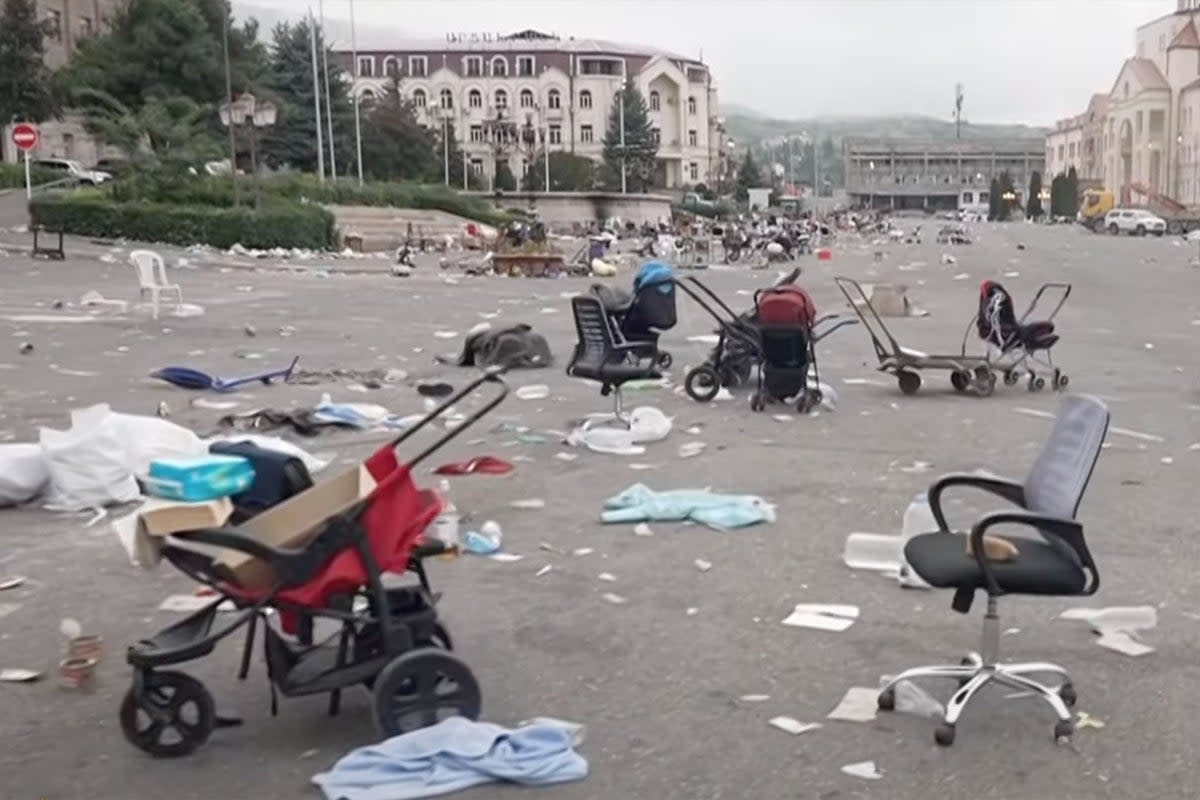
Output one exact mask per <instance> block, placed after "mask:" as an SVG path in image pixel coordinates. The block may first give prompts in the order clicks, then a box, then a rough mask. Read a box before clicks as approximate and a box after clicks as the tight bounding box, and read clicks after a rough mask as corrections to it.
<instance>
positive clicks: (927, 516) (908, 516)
mask: <svg viewBox="0 0 1200 800" xmlns="http://www.w3.org/2000/svg"><path fill="white" fill-rule="evenodd" d="M936 530H938V524H937V520H936V519H934V517H933V509H932V508H930V507H929V497H928V496H927V495H926V494H925V493H924V492H922V493H921V494H919V495H917V496H916V497H914V498H913V501H912V502H911V503H909V504H908V508H906V509H905V510H904V528H903V530H902V531H901V534H900V536H901V539H902V540H903V542H902V545H901V548H900V574H899V579H900V585H901V586H904V587H905V588H908V589H930V588H932V587H931V586H930V585H929V584H928V583H926V582H925V581H923V580H921V576H920V575H918V574H917V572H916V570H914V569H913V568H912V566H910V565H909V563H908V561H906V560H905V558H904V545H906V544H908V540H909V539H911V538H912V537H914V536H919V535H920V534H922V533H933V532H934V531H936Z"/></svg>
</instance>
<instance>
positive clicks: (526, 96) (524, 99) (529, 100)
mask: <svg viewBox="0 0 1200 800" xmlns="http://www.w3.org/2000/svg"><path fill="white" fill-rule="evenodd" d="M521 108H533V92H531V91H529V90H528V89H522V90H521Z"/></svg>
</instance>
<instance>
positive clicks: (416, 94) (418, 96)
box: [412, 89, 429, 108]
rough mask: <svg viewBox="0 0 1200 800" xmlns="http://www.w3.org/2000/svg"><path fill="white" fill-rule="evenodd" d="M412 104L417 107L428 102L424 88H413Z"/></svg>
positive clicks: (422, 106) (421, 106) (423, 105)
mask: <svg viewBox="0 0 1200 800" xmlns="http://www.w3.org/2000/svg"><path fill="white" fill-rule="evenodd" d="M412 101H413V105H414V106H416V107H417V108H424V107H425V106H426V105H428V104H429V98H428V97H427V96H426V95H425V90H424V89H415V90H413V93H412Z"/></svg>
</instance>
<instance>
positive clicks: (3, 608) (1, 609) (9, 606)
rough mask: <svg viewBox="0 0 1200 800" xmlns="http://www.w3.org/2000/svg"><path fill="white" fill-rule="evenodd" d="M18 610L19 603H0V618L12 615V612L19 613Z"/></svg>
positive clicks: (19, 608)
mask: <svg viewBox="0 0 1200 800" xmlns="http://www.w3.org/2000/svg"><path fill="white" fill-rule="evenodd" d="M20 610H21V604H20V603H0V618H3V617H7V616H8V615H9V614H12V613H13V612H14V611H20Z"/></svg>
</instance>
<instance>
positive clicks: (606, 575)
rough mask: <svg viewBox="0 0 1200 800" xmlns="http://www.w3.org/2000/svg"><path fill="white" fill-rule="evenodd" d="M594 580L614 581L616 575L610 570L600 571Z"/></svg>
mask: <svg viewBox="0 0 1200 800" xmlns="http://www.w3.org/2000/svg"><path fill="white" fill-rule="evenodd" d="M596 580H601V581H605V582H606V583H614V582H615V581H616V580H617V576H616V575H613V574H612V573H611V572H601V573H600V574H599V575H597V576H596Z"/></svg>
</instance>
